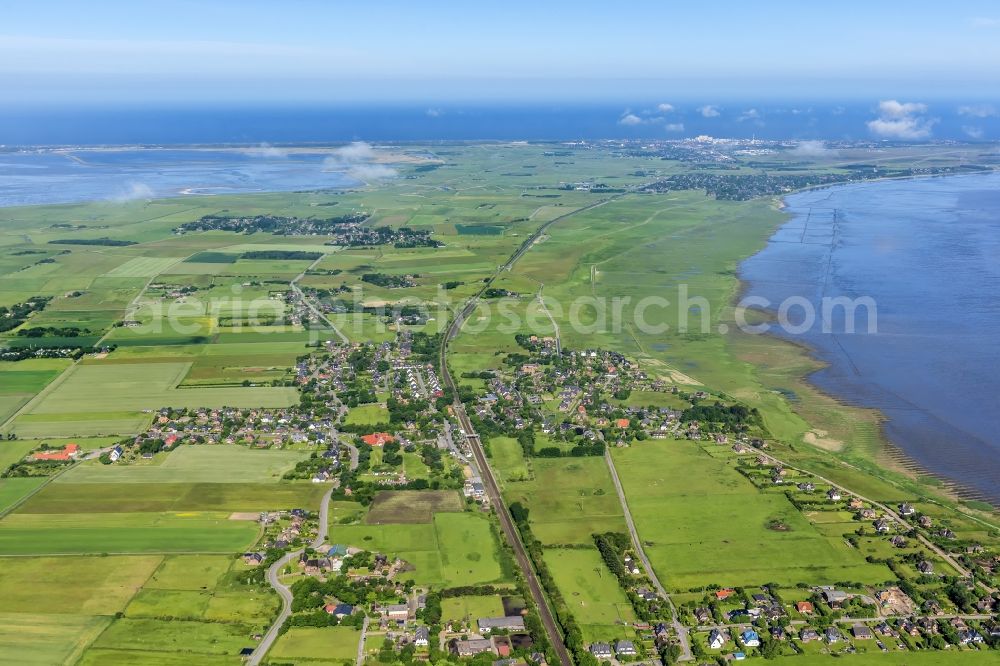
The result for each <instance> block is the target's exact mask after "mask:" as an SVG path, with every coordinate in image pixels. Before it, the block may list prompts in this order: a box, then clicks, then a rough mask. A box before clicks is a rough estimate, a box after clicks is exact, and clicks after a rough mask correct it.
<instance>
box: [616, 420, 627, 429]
mask: <svg viewBox="0 0 1000 666" xmlns="http://www.w3.org/2000/svg"><path fill="white" fill-rule="evenodd" d="M628 424H629V420H628V419H615V427H616V428H627V427H628Z"/></svg>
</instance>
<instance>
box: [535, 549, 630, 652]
mask: <svg viewBox="0 0 1000 666" xmlns="http://www.w3.org/2000/svg"><path fill="white" fill-rule="evenodd" d="M545 563H546V564H547V565H548V567H549V571H551V572H552V577H553V578H555V581H556V585H558V586H559V589H560V590H562V591H563V597H564V598H565V600H566V604H567V605H568V606H569V609H570V611H571V612H572V613H573V616H574V617H575V618H576V620H577V622H579V623H580V625H581V628H582V629H583V633H584V636H585V637H586V638H587V639H588V640H610V639H612V638H613V637H615V636H617V635H619V634H620V630H619V629H617V628H616V627H615V625H616V624H620V623H621V622H634V621H635V612H634V611H633V610H632V605H631V604H630V603H629V600H628V599H627V598H626V597H625V593H624V592H622V590H621V587H619V585H618V579H617V578H615V576H614V574H612V573H611V571H610V570H609V569H608V567H607V566H606V565H605V564H604V562H603V561H602V560H601V556H600V554H598V552H597V550H596V549H586V550H583V549H575V548H574V549H571V548H554V549H549V550H546V552H545Z"/></svg>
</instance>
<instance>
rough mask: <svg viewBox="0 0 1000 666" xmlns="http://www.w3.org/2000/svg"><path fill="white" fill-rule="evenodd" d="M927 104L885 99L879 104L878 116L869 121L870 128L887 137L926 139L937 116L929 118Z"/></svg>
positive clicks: (873, 132) (875, 132) (878, 134)
mask: <svg viewBox="0 0 1000 666" xmlns="http://www.w3.org/2000/svg"><path fill="white" fill-rule="evenodd" d="M926 112H927V105H926V104H921V103H920V102H898V101H896V100H894V99H888V100H883V101H881V102H879V104H878V118H876V119H875V120H870V121H868V130H869V131H870V132H871V133H872V134H875V135H877V136H880V137H883V138H886V139H926V138H928V137H930V135H931V128H932V127H933V126H934V124H935V123H936V122H937V119H936V118H927V117H925V116H924V114H925V113H926Z"/></svg>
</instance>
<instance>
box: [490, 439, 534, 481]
mask: <svg viewBox="0 0 1000 666" xmlns="http://www.w3.org/2000/svg"><path fill="white" fill-rule="evenodd" d="M489 450H490V458H491V459H492V461H493V466H494V468H495V470H496V471H497V474H498V475H499V477H500V479H502V480H504V481H525V480H527V479H529V478H530V476H531V471H530V470H529V469H528V462H527V461H526V460H525V458H524V452H523V451H522V450H521V445H520V444H519V443H518V441H517V440H516V439H514V438H513V437H493V438H491V439H490V444H489Z"/></svg>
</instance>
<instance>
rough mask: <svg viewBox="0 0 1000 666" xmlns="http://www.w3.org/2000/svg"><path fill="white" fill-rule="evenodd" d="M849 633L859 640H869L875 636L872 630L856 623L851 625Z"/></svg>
mask: <svg viewBox="0 0 1000 666" xmlns="http://www.w3.org/2000/svg"><path fill="white" fill-rule="evenodd" d="M851 635H852V636H854V637H855V638H857V639H859V640H871V639H873V638H875V634H873V633H872V630H871V629H869V628H868V627H867V626H865V625H863V624H856V625H854V626H853V627H851Z"/></svg>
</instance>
